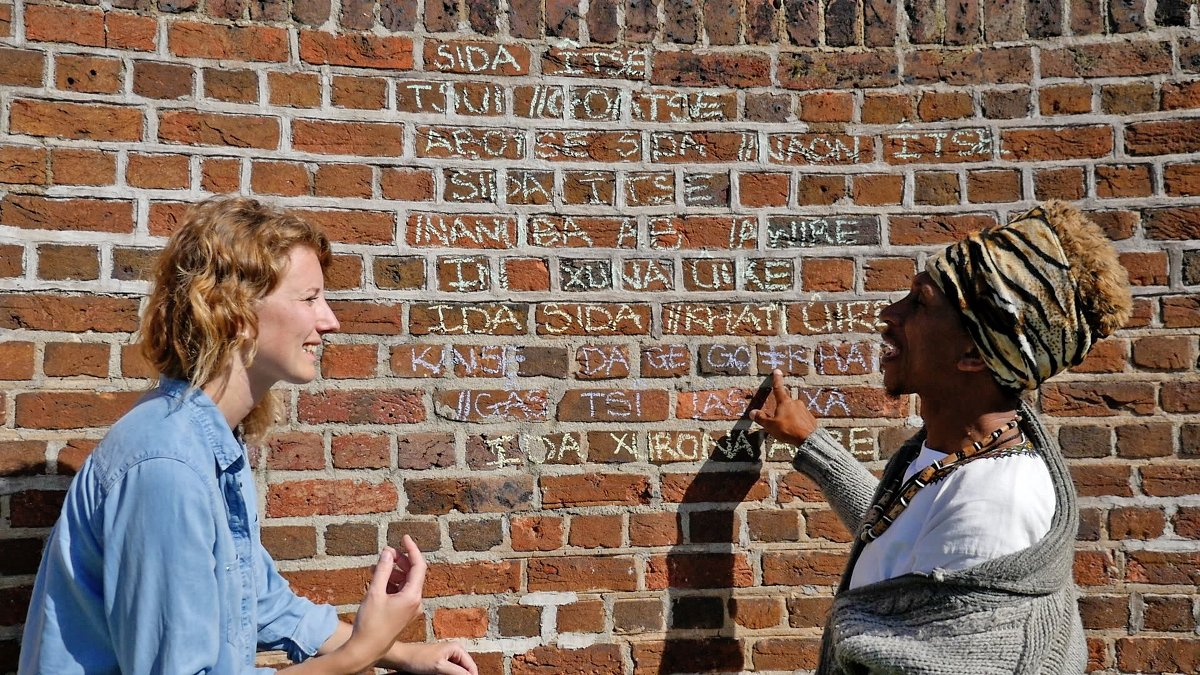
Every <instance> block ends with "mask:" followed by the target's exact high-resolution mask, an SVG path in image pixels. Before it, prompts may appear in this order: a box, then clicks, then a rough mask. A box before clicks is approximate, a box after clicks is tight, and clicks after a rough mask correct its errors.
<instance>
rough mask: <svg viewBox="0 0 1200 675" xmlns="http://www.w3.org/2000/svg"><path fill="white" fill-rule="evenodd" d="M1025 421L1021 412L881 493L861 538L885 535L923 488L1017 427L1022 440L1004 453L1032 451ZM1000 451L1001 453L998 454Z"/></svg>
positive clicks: (992, 447) (993, 446)
mask: <svg viewBox="0 0 1200 675" xmlns="http://www.w3.org/2000/svg"><path fill="white" fill-rule="evenodd" d="M1020 422H1021V415H1020V414H1017V415H1016V416H1014V417H1013V418H1012V419H1011V420H1009V421H1008V422H1006V423H1004V425H1002V426H1001V427H1000V428H999V429H996V430H995V431H993V432H992V433H991V434H990V435H989V436H988V437H987V438H986V439H985V440H983V441H975V442H974V443H972V444H971V445H969V446H967V447H965V448H963V449H962V450H959V451H958V452H956V453H954V454H953V455H950V456H948V457H945V458H943V459H942V460H940V461H936V462H934V463H933V464H930V465H929V466H927V467H925V468H924V469H922V470H920V471H918V472H917V473H915V474H914V475H913V476H912V477H911V478H909V479H908V480H906V481H904V483H903V484H902V485H900V487H899V488H898V489H895V490H887V491H885V492H883V494H881V495H879V499H877V500H876V501H875V503H874V504H872V505H871V508H870V509H869V510H868V511H867V517H866V519H864V520H863V524H862V527H860V528H859V529H858V538H859V539H861V540H862V541H864V542H870V541H874V540H875V539H878V538H879V536H880V535H881V534H883V533H884V532H886V531H887V529H888V528H889V527H891V525H892V523H893V522H894V521H895V520H896V518H898V517H899V516H900V514H901V513H903V512H904V509H906V508H908V505H909V504H910V503H911V502H912V498H913V496H914V495H916V494H917V492H919V491H920V490H921V488H923V487H925V486H926V485H929V484H930V483H936V482H938V481H939V480H942V479H943V478H945V477H946V476H949V475H950V474H952V473H954V471H956V470H957V469H958V468H959V467H960V466H962V465H964V464H967V463H968V462H971V461H973V460H976V459H979V458H981V457H983V456H985V455H988V454H989V453H991V452H992V451H993V450H996V449H997V448H999V446H1000V445H1002V444H1003V443H1005V442H1007V441H1009V440H1011V438H1007V437H1006V438H1002V437H1003V436H1004V435H1005V434H1006V433H1007V432H1009V431H1012V430H1013V429H1017V433H1018V434H1019V436H1020V439H1021V440H1020V441H1019V442H1018V443H1017V444H1016V445H1013V446H1010V447H1007V448H1004V454H1006V455H1007V454H1016V453H1021V452H1032V451H1033V443H1031V442H1030V441H1029V440H1028V439H1027V438H1025V432H1024V431H1022V430H1020V429H1018V428H1017V425H1018V424H1019V423H1020ZM996 454H999V453H996Z"/></svg>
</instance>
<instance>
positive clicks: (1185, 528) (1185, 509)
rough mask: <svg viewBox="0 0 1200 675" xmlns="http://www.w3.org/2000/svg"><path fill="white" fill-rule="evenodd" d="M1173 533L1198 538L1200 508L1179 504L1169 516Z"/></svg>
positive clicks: (1199, 537) (1199, 532)
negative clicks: (1173, 513)
mask: <svg viewBox="0 0 1200 675" xmlns="http://www.w3.org/2000/svg"><path fill="white" fill-rule="evenodd" d="M1171 526H1172V527H1174V528H1175V534H1177V535H1179V536H1181V537H1187V538H1188V539H1200V508H1198V507H1195V506H1181V507H1179V509H1178V510H1177V511H1176V512H1175V515H1174V516H1173V517H1172V518H1171Z"/></svg>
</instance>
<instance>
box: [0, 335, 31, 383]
mask: <svg viewBox="0 0 1200 675" xmlns="http://www.w3.org/2000/svg"><path fill="white" fill-rule="evenodd" d="M30 379H33V343H32V342H0V380H30Z"/></svg>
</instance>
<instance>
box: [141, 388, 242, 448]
mask: <svg viewBox="0 0 1200 675" xmlns="http://www.w3.org/2000/svg"><path fill="white" fill-rule="evenodd" d="M158 392H159V393H160V394H161V395H163V396H168V397H170V398H173V399H175V400H176V401H178V402H179V405H180V406H181V407H183V406H186V407H187V408H188V409H189V411H190V414H191V418H192V420H193V421H194V422H195V424H196V425H197V429H196V430H197V431H199V432H200V433H202V434H204V438H205V439H206V440H207V441H208V446H209V447H210V448H212V451H213V456H214V457H216V460H217V467H218V468H220V470H221V471H228V470H229V468H230V467H231V466H233V465H234V464H235V463H236V462H237V461H238V460H240V459H242V458H243V457H244V456H245V453H246V446H245V444H244V443H243V442H242V440H241V437H240V436H239V435H238V434H237V433H235V432H234V430H233V429H230V428H229V422H228V421H226V419H225V415H224V414H223V413H222V412H221V409H220V408H218V407H217V404H216V403H214V402H213V400H212V399H211V398H209V397H208V394H206V393H204V390H203V389H200V388H199V387H193V386H192V385H191V383H190V382H187V381H185V380H176V379H174V378H170V377H167V376H165V375H162V376H160V377H159V379H158Z"/></svg>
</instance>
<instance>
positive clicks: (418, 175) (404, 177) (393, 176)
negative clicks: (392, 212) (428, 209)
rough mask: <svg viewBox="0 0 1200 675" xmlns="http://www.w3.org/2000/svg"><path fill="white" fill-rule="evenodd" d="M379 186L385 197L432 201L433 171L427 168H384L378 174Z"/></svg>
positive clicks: (409, 200)
mask: <svg viewBox="0 0 1200 675" xmlns="http://www.w3.org/2000/svg"><path fill="white" fill-rule="evenodd" d="M379 187H380V191H381V192H382V194H383V197H384V198H385V199H398V200H401V201H408V202H420V201H432V200H433V172H432V171H430V170H428V169H393V168H385V169H383V171H382V173H381V174H380V179H379Z"/></svg>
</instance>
